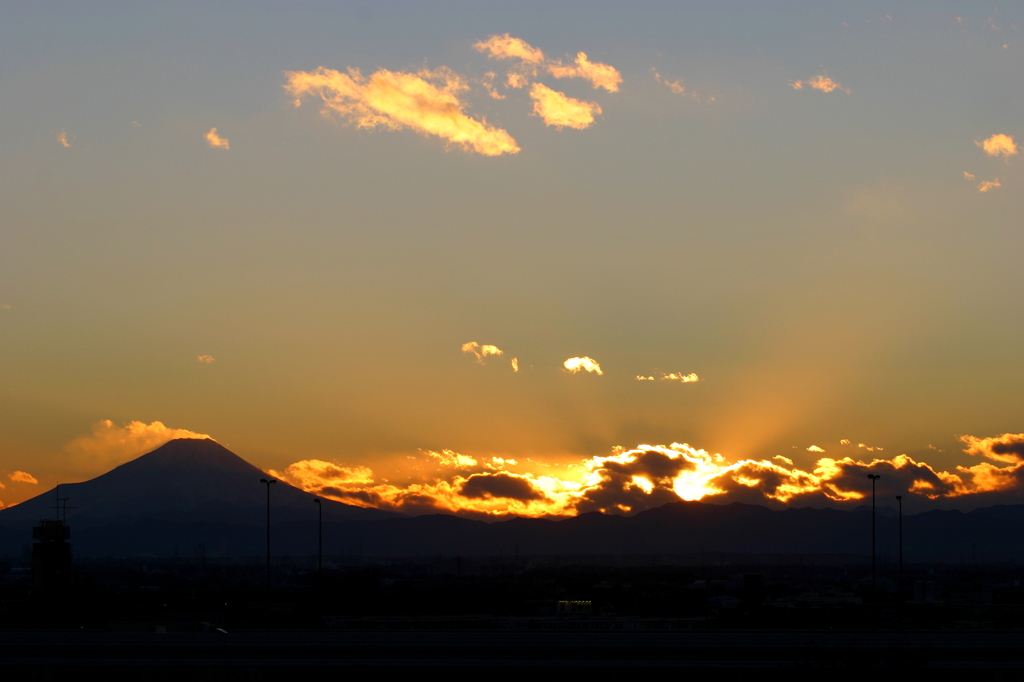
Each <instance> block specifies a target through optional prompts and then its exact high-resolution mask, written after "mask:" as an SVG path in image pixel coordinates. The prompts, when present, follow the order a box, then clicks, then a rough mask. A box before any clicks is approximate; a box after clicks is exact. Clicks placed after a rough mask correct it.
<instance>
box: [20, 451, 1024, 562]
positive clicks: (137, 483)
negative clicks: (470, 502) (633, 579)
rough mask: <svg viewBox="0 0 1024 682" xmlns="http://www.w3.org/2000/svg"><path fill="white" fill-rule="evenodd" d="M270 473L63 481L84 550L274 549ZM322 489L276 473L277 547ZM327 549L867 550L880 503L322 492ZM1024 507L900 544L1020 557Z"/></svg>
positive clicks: (294, 531) (202, 466)
mask: <svg viewBox="0 0 1024 682" xmlns="http://www.w3.org/2000/svg"><path fill="white" fill-rule="evenodd" d="M265 477H267V474H265V473H264V472H262V471H260V470H259V469H258V468H256V467H254V466H252V465H251V464H249V463H248V462H246V461H245V460H243V459H242V458H241V457H238V456H237V455H235V454H234V453H232V452H231V451H229V450H227V449H226V448H224V447H223V446H221V445H219V444H218V443H216V442H215V441H212V440H198V439H180V440H174V441H170V442H169V443H167V444H165V445H163V446H162V447H160V448H158V449H156V450H154V451H153V452H151V453H149V454H146V455H143V456H142V457H139V458H138V459H136V460H133V461H131V462H128V463H127V464H123V465H121V466H119V467H117V468H116V469H114V470H112V471H110V472H108V473H106V474H104V475H102V476H99V477H97V478H94V479H92V480H90V481H86V482H83V483H74V484H67V485H62V486H60V496H61V497H70V498H71V501H70V505H71V507H73V508H72V509H69V511H68V514H67V521H68V524H69V525H70V526H71V543H72V547H73V550H74V552H75V554H76V555H77V556H80V557H89V556H92V557H104V556H110V557H130V556H154V557H171V556H175V555H179V556H185V557H189V556H193V554H194V553H196V552H199V551H202V553H204V554H205V555H206V556H208V557H232V556H234V557H245V556H249V557H255V556H257V555H259V554H261V553H263V552H264V551H265V529H266V526H265V524H266V489H265V488H264V487H263V486H262V485H260V484H259V479H260V478H265ZM56 498H57V493H56V491H54V490H50V491H48V492H46V493H43V494H42V495H39V496H37V497H34V498H32V499H31V500H27V501H26V502H23V503H21V504H19V505H16V506H14V507H10V508H8V509H4V510H0V557H3V556H8V557H21V556H22V555H23V552H24V548H25V546H26V545H28V544H30V543H31V537H32V535H31V534H32V530H31V529H32V526H33V525H36V523H38V521H39V520H40V519H42V518H55V515H56V510H55V509H53V507H54V506H55V505H56ZM314 499H315V496H314V495H312V494H310V493H307V492H304V491H302V490H299V489H297V488H294V487H292V486H290V485H288V484H287V483H284V482H283V481H282V482H278V483H277V484H275V486H274V488H273V489H272V490H271V535H272V538H271V540H272V549H271V551H272V553H273V554H275V555H278V556H281V555H292V556H310V555H312V554H314V553H315V552H316V547H317V509H316V505H315V504H313V500H314ZM322 504H323V513H324V552H325V554H327V555H342V554H344V555H348V556H352V555H360V556H368V557H401V556H410V557H411V556H438V555H442V556H467V557H469V556H487V555H490V556H496V555H499V554H502V553H503V554H505V555H506V556H510V555H511V554H513V553H515V552H516V551H518V553H519V554H520V555H563V556H567V555H613V556H614V555H652V554H653V555H658V554H661V555H665V554H677V555H678V554H690V555H697V554H700V553H707V554H709V555H711V554H716V553H734V554H748V555H749V554H756V555H761V556H765V555H768V556H771V555H776V554H778V555H793V554H802V555H833V556H835V555H853V556H861V557H863V556H866V555H869V554H870V552H871V511H870V507H867V508H865V507H862V508H859V509H857V510H854V511H840V510H835V509H812V508H803V509H786V510H771V509H767V508H765V507H760V506H755V505H745V504H740V503H733V504H729V505H712V504H705V503H701V502H677V503H673V504H667V505H665V506H663V507H659V508H657V509H651V510H648V511H644V512H640V513H638V514H635V515H633V516H628V517H627V516H614V515H606V514H601V513H597V512H594V513H589V514H582V515H580V516H576V517H573V518H569V519H563V520H548V519H522V518H521V519H512V520H504V521H498V522H495V523H485V522H483V521H475V520H469V519H464V518H459V517H456V516H449V515H440V514H435V515H428V516H419V517H406V516H401V515H399V514H394V513H391V512H385V511H381V510H377V509H363V508H360V507H353V506H350V505H345V504H342V503H340V502H334V501H331V500H324V501H323V502H322ZM876 524H877V533H878V539H877V548H878V554H879V556H880V557H882V558H883V559H884V558H885V557H886V556H888V558H889V559H890V561H895V559H896V556H897V552H898V535H897V533H898V517H897V516H896V514H895V513H894V512H893V510H890V509H882V508H880V509H879V511H878V515H877V517H876ZM1022 528H1024V505H1011V506H996V507H989V508H985V509H977V510H974V511H972V512H969V513H963V512H959V511H928V512H923V513H919V514H913V515H907V516H904V518H903V534H904V554H905V557H906V560H907V561H908V562H917V561H974V560H978V561H984V562H991V561H1016V560H1020V559H1024V533H1022V531H1021V529H1022Z"/></svg>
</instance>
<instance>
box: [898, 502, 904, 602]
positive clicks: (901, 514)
mask: <svg viewBox="0 0 1024 682" xmlns="http://www.w3.org/2000/svg"><path fill="white" fill-rule="evenodd" d="M896 501H897V502H899V503H900V592H902V591H903V496H902V495H897V496H896Z"/></svg>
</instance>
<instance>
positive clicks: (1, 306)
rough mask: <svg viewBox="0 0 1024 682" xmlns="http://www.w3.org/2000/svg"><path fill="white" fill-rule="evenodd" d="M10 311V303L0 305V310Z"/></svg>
mask: <svg viewBox="0 0 1024 682" xmlns="http://www.w3.org/2000/svg"><path fill="white" fill-rule="evenodd" d="M10 309H11V304H10V303H0V310H10Z"/></svg>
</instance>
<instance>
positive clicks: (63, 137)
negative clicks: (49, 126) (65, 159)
mask: <svg viewBox="0 0 1024 682" xmlns="http://www.w3.org/2000/svg"><path fill="white" fill-rule="evenodd" d="M57 142H58V143H59V144H60V146H61V147H64V148H65V149H66V148H68V147H70V146H71V141H70V140H68V134H67V133H66V132H64V131H63V130H58V131H57Z"/></svg>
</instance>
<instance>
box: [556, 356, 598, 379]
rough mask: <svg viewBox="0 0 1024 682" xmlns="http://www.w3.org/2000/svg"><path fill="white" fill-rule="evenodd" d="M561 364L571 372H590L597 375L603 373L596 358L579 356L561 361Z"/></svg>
mask: <svg viewBox="0 0 1024 682" xmlns="http://www.w3.org/2000/svg"><path fill="white" fill-rule="evenodd" d="M562 366H563V367H565V369H567V370H568V371H570V372H572V373H573V374H577V373H579V372H590V373H591V374H597V375H601V374H604V372H602V371H601V365H599V364H598V362H597V360H594V359H593V358H588V357H586V356H583V357H581V358H569V359H568V360H566V361H565V362H563V363H562Z"/></svg>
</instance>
